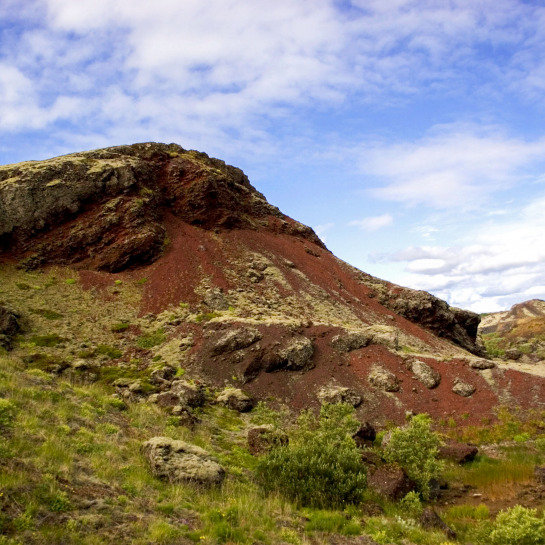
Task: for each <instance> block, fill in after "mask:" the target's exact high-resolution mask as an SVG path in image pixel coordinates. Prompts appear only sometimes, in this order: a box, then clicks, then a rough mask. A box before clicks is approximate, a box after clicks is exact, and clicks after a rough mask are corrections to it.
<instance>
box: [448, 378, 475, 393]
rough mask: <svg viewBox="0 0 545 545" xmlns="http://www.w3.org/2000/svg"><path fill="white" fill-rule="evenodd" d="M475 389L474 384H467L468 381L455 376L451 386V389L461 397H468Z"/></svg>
mask: <svg viewBox="0 0 545 545" xmlns="http://www.w3.org/2000/svg"><path fill="white" fill-rule="evenodd" d="M476 390H477V388H475V386H473V385H472V384H469V383H468V382H464V381H463V380H462V379H460V378H456V379H455V380H454V386H453V387H452V391H453V392H454V393H455V394H457V395H459V396H462V397H470V396H472V395H473V394H474V393H475V391H476Z"/></svg>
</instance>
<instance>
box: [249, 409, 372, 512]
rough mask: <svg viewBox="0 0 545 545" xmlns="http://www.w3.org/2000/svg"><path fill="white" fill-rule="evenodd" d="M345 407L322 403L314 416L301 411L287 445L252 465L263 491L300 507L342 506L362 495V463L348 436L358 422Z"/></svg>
mask: <svg viewBox="0 0 545 545" xmlns="http://www.w3.org/2000/svg"><path fill="white" fill-rule="evenodd" d="M353 411H354V409H353V408H352V407H351V406H348V405H343V404H338V405H328V404H325V405H324V406H322V409H321V411H320V416H319V418H316V417H315V416H314V415H313V414H312V413H310V412H304V413H302V414H301V416H300V417H299V420H298V426H297V427H296V428H295V430H293V433H292V434H291V437H290V443H289V444H288V445H285V446H279V447H277V448H274V449H273V450H272V451H271V452H269V453H268V454H267V455H266V456H264V457H263V458H262V459H261V460H260V462H259V464H258V467H257V479H258V482H259V484H260V485H261V486H262V487H263V489H264V490H265V491H278V492H280V493H281V494H283V495H284V496H286V497H287V498H288V499H290V500H293V501H295V502H297V503H299V504H300V505H307V506H311V507H318V508H326V507H327V508H334V507H343V506H344V505H346V504H351V503H358V502H360V501H361V500H362V499H363V494H364V489H365V486H366V477H365V467H364V466H363V464H362V462H361V457H360V452H359V450H358V448H357V446H356V444H355V442H354V440H353V439H352V435H353V434H354V433H355V431H356V429H357V427H358V422H357V420H356V419H355V418H354V415H353Z"/></svg>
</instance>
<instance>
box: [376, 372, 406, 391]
mask: <svg viewBox="0 0 545 545" xmlns="http://www.w3.org/2000/svg"><path fill="white" fill-rule="evenodd" d="M369 382H370V383H371V384H372V385H373V386H375V387H376V388H380V389H381V390H384V391H385V392H398V391H399V388H400V386H399V383H400V380H399V379H398V378H397V377H396V376H395V375H394V374H393V373H391V372H390V371H388V370H386V369H383V368H381V367H375V368H374V369H373V370H372V371H371V373H370V374H369Z"/></svg>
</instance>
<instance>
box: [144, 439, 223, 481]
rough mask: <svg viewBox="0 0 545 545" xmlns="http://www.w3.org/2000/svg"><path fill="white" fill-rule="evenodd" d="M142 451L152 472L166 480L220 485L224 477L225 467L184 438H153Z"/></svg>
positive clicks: (145, 444)
mask: <svg viewBox="0 0 545 545" xmlns="http://www.w3.org/2000/svg"><path fill="white" fill-rule="evenodd" d="M142 451H143V453H144V456H145V457H146V460H147V461H148V464H149V465H150V467H151V471H152V473H153V475H154V476H155V477H157V478H159V479H161V480H164V481H168V482H171V483H176V482H194V483H199V484H205V485H219V484H221V483H222V482H223V479H224V478H225V470H224V469H223V468H222V467H221V466H220V465H219V464H218V462H217V461H216V460H215V459H214V458H213V457H212V456H210V454H208V452H206V451H205V450H204V449H202V448H200V447H197V446H195V445H192V444H190V443H186V442H185V441H179V440H175V439H171V438H169V437H153V438H152V439H150V440H149V441H146V442H145V443H144V444H143V445H142Z"/></svg>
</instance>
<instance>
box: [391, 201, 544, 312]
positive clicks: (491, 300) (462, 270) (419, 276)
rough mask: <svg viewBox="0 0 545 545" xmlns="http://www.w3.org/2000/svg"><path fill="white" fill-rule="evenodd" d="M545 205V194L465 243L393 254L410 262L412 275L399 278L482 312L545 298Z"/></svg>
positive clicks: (482, 227) (481, 228)
mask: <svg viewBox="0 0 545 545" xmlns="http://www.w3.org/2000/svg"><path fill="white" fill-rule="evenodd" d="M544 207H545V196H542V197H541V198H538V199H536V200H535V201H534V202H532V203H531V204H530V205H528V206H526V207H525V208H524V209H523V210H522V211H521V212H520V213H519V214H516V213H513V214H512V215H511V216H510V217H507V218H506V217H505V216H498V217H496V218H494V220H493V221H488V222H487V223H486V224H481V225H479V224H477V225H475V226H473V231H474V235H473V240H472V241H471V242H466V243H465V244H460V245H459V246H451V247H442V246H422V247H409V248H406V249H404V250H401V251H399V252H397V253H395V254H392V255H390V257H389V259H390V261H397V262H405V263H406V272H407V273H408V274H406V275H405V276H403V278H401V279H398V281H399V282H400V283H403V284H404V285H410V286H411V287H415V288H418V289H424V290H428V291H432V292H433V293H435V294H436V295H438V296H440V297H442V298H444V299H447V300H448V301H449V302H450V303H451V304H454V305H456V306H461V307H464V308H472V309H473V310H477V311H485V310H487V309H488V310H499V309H500V308H507V307H509V306H510V305H511V304H513V303H515V302H520V301H523V300H525V299H531V298H534V297H540V298H545V289H544V286H545V245H544V244H543V234H544V233H545V215H544V214H543V212H542V211H543V209H544ZM383 258H384V256H383Z"/></svg>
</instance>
